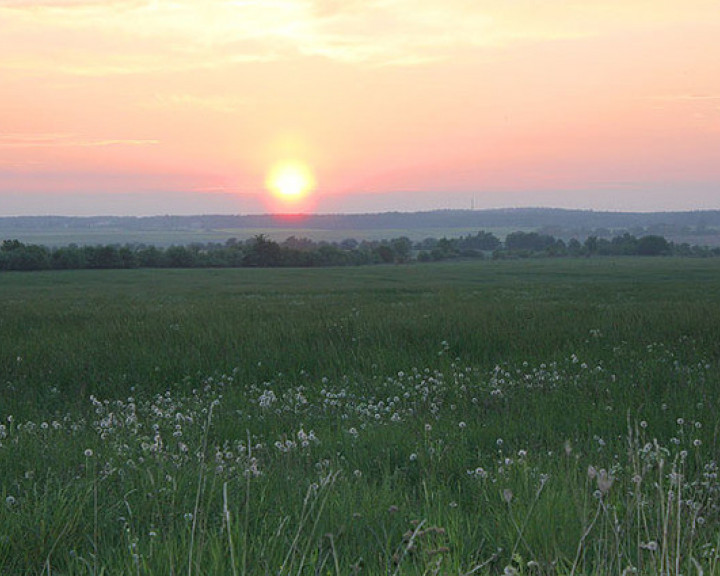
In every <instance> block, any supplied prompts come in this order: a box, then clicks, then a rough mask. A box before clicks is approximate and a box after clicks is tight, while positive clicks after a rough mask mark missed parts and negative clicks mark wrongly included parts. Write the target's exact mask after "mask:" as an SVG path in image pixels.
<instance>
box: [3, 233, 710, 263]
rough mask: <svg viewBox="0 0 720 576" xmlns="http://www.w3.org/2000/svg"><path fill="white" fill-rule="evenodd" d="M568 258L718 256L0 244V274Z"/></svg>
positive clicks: (348, 246) (640, 248)
mask: <svg viewBox="0 0 720 576" xmlns="http://www.w3.org/2000/svg"><path fill="white" fill-rule="evenodd" d="M567 256H575V257H577V256H588V257H589V256H694V257H711V256H720V247H716V248H709V247H701V246H690V245H688V244H675V243H673V242H669V241H668V240H666V239H665V238H664V237H663V236H658V235H647V236H642V237H639V238H638V237H635V236H633V235H631V234H623V235H622V236H616V237H614V238H611V239H606V238H598V237H597V236H589V237H588V238H586V239H585V241H584V242H580V241H579V240H578V239H575V238H573V239H571V240H569V241H567V242H565V241H564V240H562V239H559V238H555V237H554V236H551V235H548V234H541V233H537V232H513V233H511V234H508V236H507V237H506V238H505V241H504V242H501V241H500V239H499V238H498V237H497V236H495V235H494V234H492V233H490V232H485V231H482V230H481V231H479V232H477V233H476V234H468V235H466V236H461V237H459V238H444V237H443V238H426V239H424V240H422V241H419V242H413V241H411V240H410V239H409V238H407V237H406V236H400V237H398V238H392V239H390V240H381V241H367V240H363V241H357V240H355V239H352V238H349V239H346V240H343V241H341V242H322V241H320V242H318V241H314V240H310V239H308V238H297V237H295V236H291V237H290V238H287V239H286V240H284V241H283V242H276V241H275V240H272V239H270V238H268V237H267V236H265V235H263V234H260V235H257V236H255V237H253V238H251V239H249V240H246V241H240V240H237V239H235V238H231V239H229V240H227V241H226V242H224V243H207V244H200V243H196V244H189V245H187V246H170V247H168V248H159V247H156V246H152V245H150V246H148V245H144V244H126V245H124V246H121V245H97V246H90V245H83V246H79V245H76V244H70V245H68V246H62V247H57V248H49V247H47V246H42V245H38V244H25V243H23V242H20V241H19V240H5V241H3V242H2V245H0V270H78V269H118V268H239V267H317V266H361V265H371V264H390V263H396V264H403V263H407V262H411V261H418V262H432V261H440V260H449V259H456V258H494V259H505V258H538V257H567Z"/></svg>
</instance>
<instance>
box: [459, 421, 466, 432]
mask: <svg viewBox="0 0 720 576" xmlns="http://www.w3.org/2000/svg"><path fill="white" fill-rule="evenodd" d="M466 427H467V424H466V423H465V422H463V421H461V422H458V428H460V430H464V429H465V428H466Z"/></svg>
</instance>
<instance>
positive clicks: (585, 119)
mask: <svg viewBox="0 0 720 576" xmlns="http://www.w3.org/2000/svg"><path fill="white" fill-rule="evenodd" d="M287 163H292V165H295V166H302V170H303V172H302V173H303V174H305V175H308V174H309V176H303V182H304V184H303V186H300V185H299V184H298V189H297V190H294V191H293V193H292V194H285V195H284V196H283V195H282V194H280V193H278V190H276V189H274V186H275V184H273V179H272V176H271V175H272V174H273V173H274V172H273V171H274V170H277V168H278V166H282V165H286V164H287ZM300 188H303V189H302V190H300ZM280 192H282V190H281V191H280ZM295 192H299V193H297V194H295ZM522 206H548V207H564V208H587V209H594V210H632V211H656V210H695V209H718V208H720V2H718V0H712V1H710V0H686V1H684V2H681V1H679V0H648V1H645V0H583V1H579V0H0V216H9V215H35V214H59V215H101V214H102V215H151V214H216V213H225V214H253V213H265V212H318V213H327V212H379V211H386V210H400V211H417V210H432V209H445V208H471V207H474V208H476V209H481V208H499V207H522Z"/></svg>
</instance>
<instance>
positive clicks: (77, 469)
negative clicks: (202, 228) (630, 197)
mask: <svg viewBox="0 0 720 576" xmlns="http://www.w3.org/2000/svg"><path fill="white" fill-rule="evenodd" d="M428 273H429V274H428ZM719 280H720V269H719V268H718V267H717V264H716V263H714V262H711V261H691V260H654V261H647V260H643V261H641V260H618V261H617V262H612V261H602V262H600V261H594V260H582V261H574V262H564V261H563V262H559V261H552V262H532V263H525V262H523V263H515V262H501V263H467V264H463V263H460V264H451V265H437V266H422V267H421V266H412V267H410V266H408V267H387V268H382V267H381V268H372V269H358V270H298V271H293V270H282V271H273V270H240V271H236V270H228V271H163V272H147V271H112V272H74V273H56V274H16V275H3V276H0V288H1V289H2V292H3V295H4V298H3V300H2V302H0V322H2V330H0V362H1V366H2V370H3V379H2V383H0V423H1V427H0V443H1V444H2V445H1V446H0V470H2V483H1V490H2V492H0V496H1V497H2V501H0V573H8V574H26V573H28V574H32V573H35V574H43V573H47V574H51V573H56V574H102V573H105V574H111V573H113V574H114V573H128V574H168V573H170V574H188V575H192V574H217V573H227V574H233V575H235V574H305V573H308V574H309V573H313V574H353V573H365V574H448V573H453V574H470V573H475V574H488V573H506V574H508V573H521V574H540V573H542V574H618V576H620V575H623V574H629V573H633V572H638V573H647V574H658V573H662V574H679V573H683V574H689V573H693V572H696V573H700V572H702V573H704V574H717V573H719V572H718V571H719V567H718V558H720V553H719V552H718V550H719V548H720V530H718V520H719V519H720V518H719V517H718V516H719V514H720V507H719V503H718V498H719V497H720V482H719V481H718V479H717V473H718V470H717V468H718V433H719V432H720V428H719V427H718V426H719V425H718V423H717V417H716V408H715V399H716V398H717V394H718V390H719V387H720V370H718V359H719V356H720V348H719V345H718V342H720V338H719V337H720V281H719Z"/></svg>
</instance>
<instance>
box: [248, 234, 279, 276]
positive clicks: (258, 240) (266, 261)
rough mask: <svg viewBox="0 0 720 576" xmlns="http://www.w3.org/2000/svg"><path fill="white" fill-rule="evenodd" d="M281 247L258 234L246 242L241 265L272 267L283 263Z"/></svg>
mask: <svg viewBox="0 0 720 576" xmlns="http://www.w3.org/2000/svg"><path fill="white" fill-rule="evenodd" d="M282 260H283V258H282V249H281V248H280V245H279V244H278V243H277V242H274V241H273V240H270V239H268V238H267V237H266V236H265V235H264V234H258V235H257V236H255V237H254V238H252V239H251V240H249V241H248V242H247V243H246V252H245V256H244V257H243V260H242V262H243V266H253V267H261V268H262V267H272V266H280V265H282V263H283V261H282Z"/></svg>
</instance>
